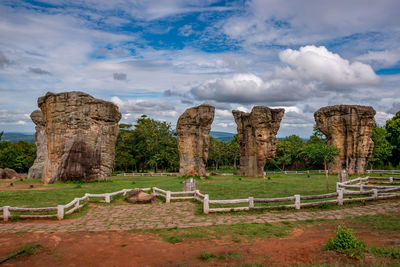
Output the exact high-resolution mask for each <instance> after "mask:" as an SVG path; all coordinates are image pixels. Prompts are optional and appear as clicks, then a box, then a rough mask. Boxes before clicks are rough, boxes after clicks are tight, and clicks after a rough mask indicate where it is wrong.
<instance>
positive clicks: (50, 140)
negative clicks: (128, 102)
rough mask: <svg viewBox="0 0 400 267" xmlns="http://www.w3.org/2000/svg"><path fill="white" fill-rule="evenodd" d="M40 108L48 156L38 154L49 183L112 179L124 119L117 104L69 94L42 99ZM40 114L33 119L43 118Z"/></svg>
mask: <svg viewBox="0 0 400 267" xmlns="http://www.w3.org/2000/svg"><path fill="white" fill-rule="evenodd" d="M38 106H39V108H40V109H41V111H42V116H43V123H44V125H43V127H44V129H45V130H44V132H45V135H46V137H47V142H46V143H47V145H46V147H47V157H46V156H43V155H38V157H39V156H43V157H42V158H43V159H44V164H43V171H42V179H43V181H44V182H45V183H53V182H55V181H57V180H62V181H69V180H85V181H92V180H104V179H106V178H107V177H109V176H110V174H111V171H112V166H113V163H114V157H115V142H116V140H117V137H118V134H119V128H118V122H119V120H120V119H121V114H120V113H119V111H118V107H117V106H116V105H114V104H113V103H111V102H107V101H103V100H99V99H96V98H94V97H92V96H90V95H88V94H86V93H82V92H66V93H59V94H54V93H47V94H46V95H45V96H43V97H40V98H39V99H38ZM36 115H37V114H34V116H33V118H35V119H36V118H39V117H40V116H39V115H38V116H36ZM39 121H40V120H38V122H39ZM35 123H36V122H35ZM38 124H40V123H36V125H37V127H38ZM40 127H42V126H40ZM40 127H38V128H39V130H40V129H41V128H40ZM38 136H39V141H38V140H37V143H39V145H43V143H45V141H46V137H43V139H42V141H40V136H41V134H40V133H39V134H38V133H37V137H38ZM41 148H42V147H38V153H39V151H41V152H42V150H41ZM41 152H40V153H41ZM32 172H34V171H32ZM37 173H39V171H38V172H37Z"/></svg>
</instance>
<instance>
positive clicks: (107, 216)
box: [0, 200, 400, 233]
mask: <svg viewBox="0 0 400 267" xmlns="http://www.w3.org/2000/svg"><path fill="white" fill-rule="evenodd" d="M196 209H197V206H196V204H194V203H192V202H175V203H170V204H165V203H157V204H153V205H120V206H115V205H110V206H95V207H91V208H90V210H89V211H88V213H87V215H85V216H83V217H80V218H77V219H66V220H62V221H57V220H45V221H43V220H30V221H20V222H2V223H0V233H5V232H7V233H19V232H74V231H126V230H132V229H154V228H173V227H178V228H185V227H196V226H210V225H221V224H226V225H227V224H240V223H273V222H281V221H298V220H299V221H302V220H316V219H332V220H334V219H343V218H345V217H355V216H360V215H372V214H388V213H396V214H399V213H400V201H398V200H395V201H391V202H383V203H377V204H369V205H367V206H360V207H351V208H350V207H349V208H343V209H338V210H329V211H310V210H309V211H306V210H305V211H297V212H295V211H293V212H290V211H265V212H262V213H261V212H260V213H248V214H246V213H241V214H231V213H222V214H209V215H203V214H201V215H200V214H198V213H196Z"/></svg>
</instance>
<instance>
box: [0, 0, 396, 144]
mask: <svg viewBox="0 0 400 267" xmlns="http://www.w3.org/2000/svg"><path fill="white" fill-rule="evenodd" d="M399 10H400V1H397V0H392V1H391V0H379V1H377V0H337V1H331V0H304V1H291V0H276V1H275V0H253V1H243V0H242V1H214V0H190V1H188V0H163V1H156V0H154V1H152V0H147V1H145V0H114V1H110V0H75V1H72V0H32V1H19V0H2V1H0V131H1V130H4V131H8V132H9V131H17V132H34V125H33V123H32V122H31V120H30V118H29V114H30V113H31V112H32V111H33V110H34V109H37V103H36V101H37V98H38V97H40V96H42V95H44V94H45V93H46V92H48V91H51V92H63V91H73V90H79V91H84V92H87V93H89V94H91V95H93V96H94V97H97V98H101V99H105V100H109V101H113V102H114V103H115V104H117V105H118V106H119V108H120V111H121V113H122V114H123V120H122V121H123V122H128V123H132V122H134V121H135V119H136V118H137V117H139V116H140V115H142V114H146V115H148V116H150V117H152V118H156V119H159V120H166V121H168V122H170V123H171V124H172V125H173V127H175V124H176V121H177V119H178V117H179V115H180V114H181V113H182V112H183V111H184V110H185V109H186V108H188V107H191V106H194V105H198V104H202V103H209V104H211V105H214V106H215V107H216V117H215V120H214V123H213V126H212V130H214V131H226V132H235V131H236V125H235V123H234V121H233V117H232V113H231V111H232V110H233V109H239V110H243V111H250V110H251V108H252V107H253V106H254V105H266V106H269V107H284V108H285V110H286V112H285V116H284V118H283V120H282V124H281V129H280V131H279V133H278V136H280V137H282V136H287V135H290V134H297V135H300V136H302V137H308V136H309V135H310V134H311V132H312V126H313V124H314V118H313V113H314V112H315V111H316V110H317V109H319V108H320V107H323V106H327V105H335V104H360V105H371V106H373V107H374V108H375V109H376V111H377V115H376V120H377V122H378V123H380V124H383V123H384V122H385V120H386V119H389V118H391V117H392V116H393V114H394V113H395V112H396V111H398V110H400V16H399V14H398V12H399Z"/></svg>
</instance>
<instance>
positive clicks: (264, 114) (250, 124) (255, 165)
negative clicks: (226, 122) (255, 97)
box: [232, 106, 285, 177]
mask: <svg viewBox="0 0 400 267" xmlns="http://www.w3.org/2000/svg"><path fill="white" fill-rule="evenodd" d="M232 113H233V116H234V118H235V122H236V124H237V132H238V141H239V149H240V175H243V176H250V177H262V176H264V166H265V164H266V163H267V162H268V161H269V160H271V159H273V158H274V157H275V153H276V144H277V139H276V134H277V132H278V130H279V126H280V123H281V120H282V117H283V114H284V113H285V110H284V109H281V108H279V109H271V108H268V107H265V106H255V107H254V108H253V109H252V111H251V113H245V112H242V111H238V110H234V111H232Z"/></svg>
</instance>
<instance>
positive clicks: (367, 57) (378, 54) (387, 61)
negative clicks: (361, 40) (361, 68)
mask: <svg viewBox="0 0 400 267" xmlns="http://www.w3.org/2000/svg"><path fill="white" fill-rule="evenodd" d="M356 59H357V60H361V61H365V62H369V63H371V64H374V65H377V66H378V67H392V66H394V65H395V64H396V63H398V62H399V61H400V48H397V49H393V50H384V51H368V53H366V54H363V55H360V56H358V57H357V58H356Z"/></svg>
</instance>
